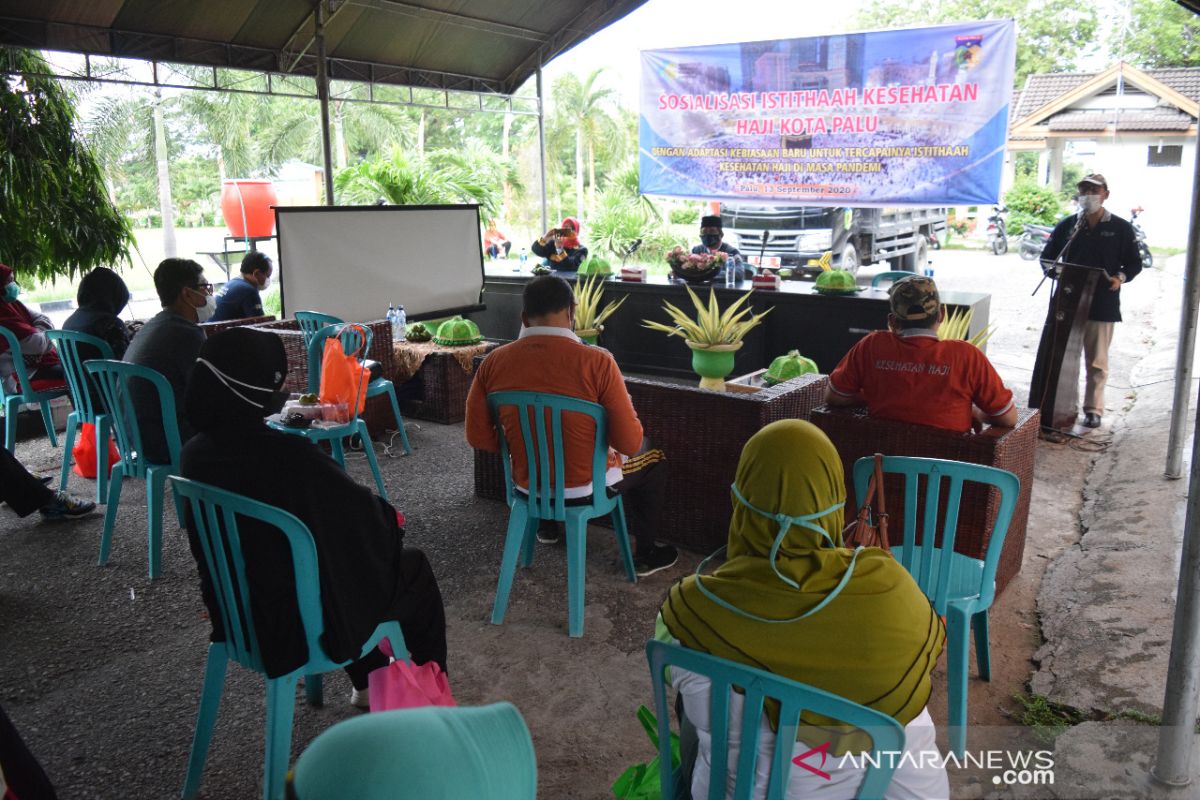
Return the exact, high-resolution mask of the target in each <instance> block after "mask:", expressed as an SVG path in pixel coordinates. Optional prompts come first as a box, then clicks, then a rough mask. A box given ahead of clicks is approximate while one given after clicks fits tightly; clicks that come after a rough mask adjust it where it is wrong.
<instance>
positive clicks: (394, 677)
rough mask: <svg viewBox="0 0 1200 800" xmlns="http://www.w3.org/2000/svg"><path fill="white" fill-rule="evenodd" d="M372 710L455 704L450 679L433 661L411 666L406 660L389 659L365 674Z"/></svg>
mask: <svg viewBox="0 0 1200 800" xmlns="http://www.w3.org/2000/svg"><path fill="white" fill-rule="evenodd" d="M367 680H368V684H367V685H368V690H367V692H368V697H369V698H370V700H371V710H372V711H392V710H394V709H397V708H420V707H422V706H456V705H458V703H457V702H455V700H454V695H452V694H451V693H450V682H449V681H448V680H446V673H444V672H442V668H441V667H439V666H438V665H437V664H436V663H434V662H433V661H428V662H426V663H424V664H421V665H420V666H413V665H412V664H411V663H409V662H408V661H393V662H392V663H391V664H388V665H387V666H386V667H381V668H380V669H377V670H375V671H374V672H372V673H371V674H370V675H368V676H367Z"/></svg>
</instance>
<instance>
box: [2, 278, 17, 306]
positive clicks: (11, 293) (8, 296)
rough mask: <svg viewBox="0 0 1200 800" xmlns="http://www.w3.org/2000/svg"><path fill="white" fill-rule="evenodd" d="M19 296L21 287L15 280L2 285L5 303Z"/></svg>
mask: <svg viewBox="0 0 1200 800" xmlns="http://www.w3.org/2000/svg"><path fill="white" fill-rule="evenodd" d="M20 296H21V287H20V286H18V285H17V282H16V281H13V282H12V283H10V284H8V285H7V286H5V287H4V301H5V302H6V303H11V302H13V301H14V300H16V299H17V298H18V297H20Z"/></svg>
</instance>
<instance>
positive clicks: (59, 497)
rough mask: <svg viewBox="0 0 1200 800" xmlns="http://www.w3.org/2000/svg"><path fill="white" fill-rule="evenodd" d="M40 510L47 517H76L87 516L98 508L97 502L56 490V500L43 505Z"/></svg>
mask: <svg viewBox="0 0 1200 800" xmlns="http://www.w3.org/2000/svg"><path fill="white" fill-rule="evenodd" d="M38 510H39V511H41V512H42V516H43V517H45V518H46V519H74V518H76V517H83V516H87V515H88V514H90V513H92V512H93V511H95V510H96V504H95V503H93V502H92V501H90V500H82V499H80V498H78V497H72V496H71V495H69V494H67V493H66V492H55V493H54V502H53V503H50V504H49V505H45V506H42V507H41V508H40V509H38Z"/></svg>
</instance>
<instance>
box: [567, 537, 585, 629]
mask: <svg viewBox="0 0 1200 800" xmlns="http://www.w3.org/2000/svg"><path fill="white" fill-rule="evenodd" d="M566 528H567V531H566V534H567V635H569V636H571V637H572V638H574V639H578V638H579V637H580V636H583V599H584V593H583V582H584V579H585V576H584V572H585V568H586V566H587V520H586V519H584V518H583V515H582V514H579V515H576V514H567V521H566Z"/></svg>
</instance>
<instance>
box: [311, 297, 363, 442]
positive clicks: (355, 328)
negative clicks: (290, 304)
mask: <svg viewBox="0 0 1200 800" xmlns="http://www.w3.org/2000/svg"><path fill="white" fill-rule="evenodd" d="M297 313H299V312H297ZM331 336H336V337H338V338H339V339H340V340H341V342H342V350H343V351H344V352H345V353H346V355H349V354H351V353H353V352H355V351H356V350H357V351H358V356H357V359H358V361H359V362H360V363H361V362H362V360H363V359H364V358H365V357H366V353H367V350H368V349H369V348H370V347H371V340H372V337H373V334H372V333H371V329H370V328H368V327H367V326H366V325H360V324H359V323H357V322H350V323H346V322H335V323H332V324H329V325H325V326H324V327H322V328H321V329H320V330H318V331H317V332H316V333H314V334H313V336H312V338H311V339H309V340H308V391H309V392H310V393H311V394H317V393H319V392H320V391H321V367H322V365H323V363H324V360H325V340H326V339H328V338H330V337H331ZM360 345H361V349H360ZM362 389H363V394H364V396H365V395H366V391H367V385H366V383H364V384H363V387H362ZM351 412H352V413H351V415H350V421H351V422H353V421H354V420H356V419H357V418H358V406H357V405H355V406H354V408H353V409H351Z"/></svg>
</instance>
